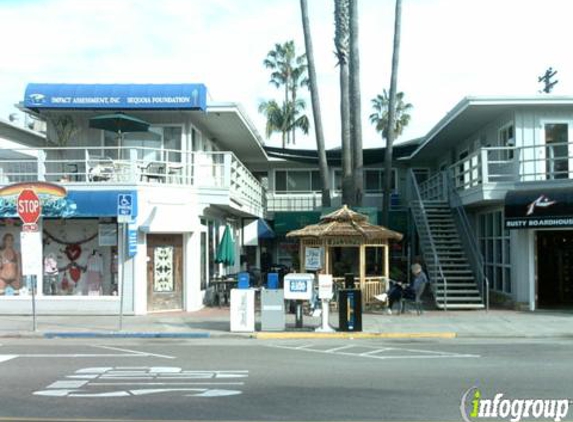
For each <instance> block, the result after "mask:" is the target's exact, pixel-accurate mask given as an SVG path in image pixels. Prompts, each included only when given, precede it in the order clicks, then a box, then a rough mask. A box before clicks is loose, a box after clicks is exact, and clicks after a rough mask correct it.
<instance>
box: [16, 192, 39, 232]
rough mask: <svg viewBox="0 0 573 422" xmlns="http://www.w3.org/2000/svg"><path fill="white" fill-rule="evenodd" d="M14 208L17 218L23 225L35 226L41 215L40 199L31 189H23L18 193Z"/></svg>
mask: <svg viewBox="0 0 573 422" xmlns="http://www.w3.org/2000/svg"><path fill="white" fill-rule="evenodd" d="M16 208H17V210H18V216H19V217H20V220H22V222H23V223H24V224H35V223H36V222H37V221H38V218H40V214H42V205H41V204H40V198H38V195H36V192H34V191H33V190H32V189H24V190H23V191H22V192H20V195H18V202H17V203H16Z"/></svg>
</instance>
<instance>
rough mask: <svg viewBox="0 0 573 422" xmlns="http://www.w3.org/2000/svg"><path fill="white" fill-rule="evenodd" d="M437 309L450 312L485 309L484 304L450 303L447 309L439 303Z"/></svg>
mask: <svg viewBox="0 0 573 422" xmlns="http://www.w3.org/2000/svg"><path fill="white" fill-rule="evenodd" d="M436 307H437V308H439V309H448V310H452V311H455V310H464V309H468V310H469V309H485V306H484V305H483V303H448V305H447V307H446V306H445V305H444V304H443V303H441V304H440V303H437V304H436Z"/></svg>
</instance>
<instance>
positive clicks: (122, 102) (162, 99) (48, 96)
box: [24, 83, 207, 111]
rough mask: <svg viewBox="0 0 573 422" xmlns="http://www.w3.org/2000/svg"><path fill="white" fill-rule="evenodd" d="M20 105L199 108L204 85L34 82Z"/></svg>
mask: <svg viewBox="0 0 573 422" xmlns="http://www.w3.org/2000/svg"><path fill="white" fill-rule="evenodd" d="M24 106H25V107H27V108H29V109H32V110H36V111H37V110H40V109H98V110H133V109H137V110H158V109H170V110H181V109H185V110H203V111H205V109H206V108H207V87H206V86H205V85H204V84H43V83H40V84H36V83H31V84H28V86H27V87H26V92H25V94H24Z"/></svg>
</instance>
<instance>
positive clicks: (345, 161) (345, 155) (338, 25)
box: [334, 0, 356, 206]
mask: <svg viewBox="0 0 573 422" xmlns="http://www.w3.org/2000/svg"><path fill="white" fill-rule="evenodd" d="M349 8H350V4H349V0H335V1H334V19H335V36H334V44H335V47H336V58H337V59H338V66H340V129H341V138H342V139H341V141H342V142H341V143H342V202H343V203H344V204H347V205H350V206H353V205H354V198H355V197H356V195H354V194H353V192H352V188H353V184H354V183H353V177H352V167H353V165H352V164H353V160H352V145H351V143H350V87H349V75H348V54H349V38H350V16H349V13H350V11H349Z"/></svg>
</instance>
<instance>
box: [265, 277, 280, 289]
mask: <svg viewBox="0 0 573 422" xmlns="http://www.w3.org/2000/svg"><path fill="white" fill-rule="evenodd" d="M278 288H279V273H268V274H267V289H275V290H276V289H278Z"/></svg>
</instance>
